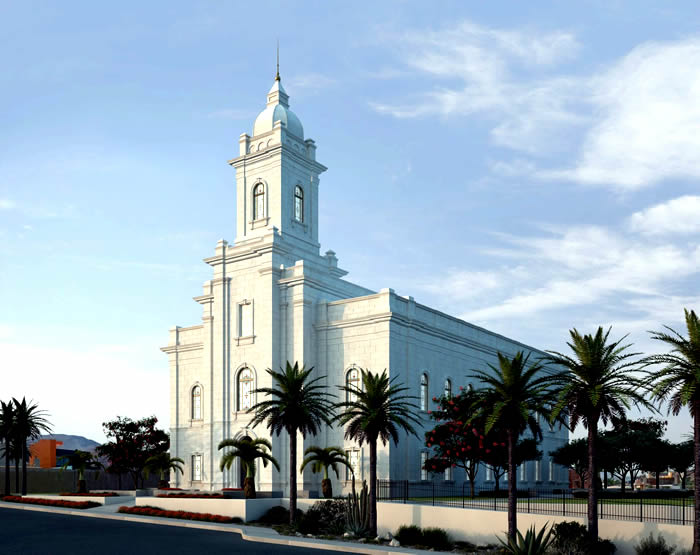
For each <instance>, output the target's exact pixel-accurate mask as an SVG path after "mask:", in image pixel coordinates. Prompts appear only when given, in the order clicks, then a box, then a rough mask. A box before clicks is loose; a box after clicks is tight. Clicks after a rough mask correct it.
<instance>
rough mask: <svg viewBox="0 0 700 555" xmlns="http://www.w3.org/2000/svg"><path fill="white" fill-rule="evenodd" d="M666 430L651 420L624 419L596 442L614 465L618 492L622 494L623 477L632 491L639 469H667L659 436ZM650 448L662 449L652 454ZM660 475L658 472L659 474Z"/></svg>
mask: <svg viewBox="0 0 700 555" xmlns="http://www.w3.org/2000/svg"><path fill="white" fill-rule="evenodd" d="M665 430H666V423H665V422H663V421H660V420H654V419H651V418H642V419H640V420H627V421H626V422H624V423H622V424H620V425H619V426H618V428H617V429H613V430H610V431H607V432H604V433H603V434H601V436H600V438H599V440H601V442H602V443H603V444H605V445H607V449H608V451H609V455H608V456H610V457H613V458H614V459H615V461H616V463H615V471H614V472H615V474H616V475H617V476H618V477H619V478H620V481H621V489H622V492H623V493H624V492H625V489H626V484H627V476H629V478H630V484H631V486H632V488H634V483H635V482H636V480H637V476H638V475H639V473H640V472H641V471H642V470H652V468H651V467H654V469H656V468H658V466H662V467H664V468H662V469H661V470H663V469H665V468H667V465H666V463H665V462H664V461H665V455H666V453H665V451H664V450H663V449H664V445H663V444H661V443H660V442H661V441H662V440H661V436H663V434H664V431H665ZM654 449H662V451H661V452H660V453H652V451H653V450H654ZM659 472H660V471H659Z"/></svg>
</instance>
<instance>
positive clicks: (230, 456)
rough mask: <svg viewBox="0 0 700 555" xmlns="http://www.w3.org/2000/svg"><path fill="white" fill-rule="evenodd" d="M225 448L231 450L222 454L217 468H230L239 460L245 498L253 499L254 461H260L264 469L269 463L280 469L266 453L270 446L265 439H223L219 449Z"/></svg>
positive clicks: (270, 448)
mask: <svg viewBox="0 0 700 555" xmlns="http://www.w3.org/2000/svg"><path fill="white" fill-rule="evenodd" d="M226 447H231V448H233V450H232V451H228V452H227V453H224V456H223V457H221V463H220V464H219V468H220V469H221V470H222V471H223V470H224V468H231V465H232V464H233V461H235V460H236V459H240V461H241V465H243V470H245V479H244V480H243V492H244V493H245V498H246V499H255V471H256V468H257V465H256V462H255V461H256V460H258V459H260V460H262V463H263V466H265V467H266V466H267V463H268V462H270V463H272V465H273V466H274V467H275V468H276V469H277V470H278V471H279V469H280V465H279V463H278V462H277V460H276V459H275V458H274V457H273V456H272V455H270V453H268V451H272V444H271V443H270V441H269V440H267V439H265V438H257V439H250V438H243V439H225V440H223V441H222V442H221V443H219V449H220V450H221V449H224V448H226Z"/></svg>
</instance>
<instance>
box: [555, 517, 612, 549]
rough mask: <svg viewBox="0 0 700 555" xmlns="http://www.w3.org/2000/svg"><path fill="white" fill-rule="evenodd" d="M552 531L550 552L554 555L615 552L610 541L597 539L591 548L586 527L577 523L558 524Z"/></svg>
mask: <svg viewBox="0 0 700 555" xmlns="http://www.w3.org/2000/svg"><path fill="white" fill-rule="evenodd" d="M552 531H553V533H554V541H553V542H552V546H551V551H552V553H553V554H554V555H591V554H592V555H612V554H613V553H615V551H616V548H615V544H613V543H612V542H611V541H610V540H601V539H598V543H597V544H596V545H595V546H591V540H590V539H589V537H588V531H587V529H586V527H585V526H584V525H583V524H579V523H578V522H573V521H570V522H560V523H559V524H556V525H555V526H554V527H553V528H552Z"/></svg>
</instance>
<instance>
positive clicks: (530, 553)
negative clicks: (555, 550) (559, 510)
mask: <svg viewBox="0 0 700 555" xmlns="http://www.w3.org/2000/svg"><path fill="white" fill-rule="evenodd" d="M506 540H507V541H503V540H502V539H500V538H499V539H498V541H499V542H501V545H502V546H503V547H504V549H505V552H506V553H511V554H512V555H546V553H547V550H548V549H549V546H550V545H551V544H552V542H553V541H554V536H553V535H552V529H551V528H550V529H549V530H547V525H546V524H545V525H544V526H543V527H542V529H541V530H540V531H539V532H535V527H534V526H531V527H530V528H529V529H528V531H527V532H526V533H525V535H524V536H523V535H522V534H521V533H520V530H518V531H517V534H516V537H515V539H514V538H512V537H510V536H506Z"/></svg>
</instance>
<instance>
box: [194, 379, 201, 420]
mask: <svg viewBox="0 0 700 555" xmlns="http://www.w3.org/2000/svg"><path fill="white" fill-rule="evenodd" d="M201 419H202V388H201V387H199V386H198V385H195V386H194V387H193V388H192V420H201Z"/></svg>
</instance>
